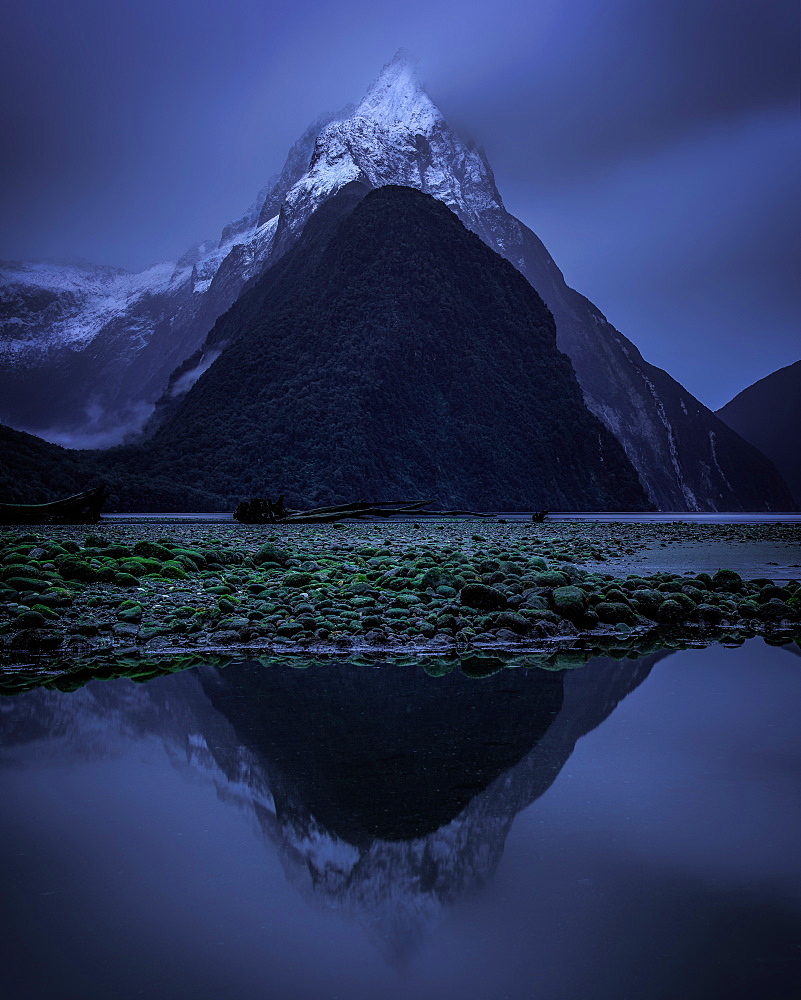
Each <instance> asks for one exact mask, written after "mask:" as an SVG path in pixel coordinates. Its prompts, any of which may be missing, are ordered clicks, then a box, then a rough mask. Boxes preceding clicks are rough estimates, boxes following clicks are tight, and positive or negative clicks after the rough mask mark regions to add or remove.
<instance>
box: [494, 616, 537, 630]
mask: <svg viewBox="0 0 801 1000" xmlns="http://www.w3.org/2000/svg"><path fill="white" fill-rule="evenodd" d="M493 624H494V627H495V628H505V629H508V630H509V631H510V632H514V633H515V634H516V635H526V634H527V633H528V632H529V630H530V629H531V622H530V621H529V620H528V618H524V617H523V615H518V614H516V613H515V612H514V611H501V613H500V614H499V615H496V617H495V621H494V623H493Z"/></svg>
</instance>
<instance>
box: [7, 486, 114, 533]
mask: <svg viewBox="0 0 801 1000" xmlns="http://www.w3.org/2000/svg"><path fill="white" fill-rule="evenodd" d="M108 497H109V493H108V489H107V488H106V487H105V485H104V486H97V487H95V489H93V490H87V491H86V492H85V493H76V494H75V496H72V497H66V498H65V499H63V500H54V501H52V503H30V504H29V503H0V524H97V522H98V521H99V520H100V511H101V509H102V507H103V504H104V503H105V502H106V500H108Z"/></svg>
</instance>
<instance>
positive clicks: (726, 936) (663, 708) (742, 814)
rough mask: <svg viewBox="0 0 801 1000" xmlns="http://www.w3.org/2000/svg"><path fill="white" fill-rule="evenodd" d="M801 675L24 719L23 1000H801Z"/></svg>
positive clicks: (331, 695)
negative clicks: (455, 999)
mask: <svg viewBox="0 0 801 1000" xmlns="http://www.w3.org/2000/svg"><path fill="white" fill-rule="evenodd" d="M799 703H801V656H799V655H798V654H797V652H796V654H795V655H793V654H792V653H791V652H790V651H789V650H785V649H775V648H770V647H768V646H766V645H765V644H764V643H762V641H761V640H753V641H752V642H749V643H747V644H746V646H744V647H743V648H741V649H738V650H728V649H722V648H720V647H713V648H710V649H707V650H699V651H687V652H681V653H675V654H672V655H670V656H667V657H663V658H662V657H659V656H656V657H650V658H646V659H644V660H639V661H632V660H623V661H619V662H615V661H612V660H597V661H593V662H592V663H590V664H588V665H587V666H585V667H582V668H579V669H576V670H573V671H567V672H560V673H548V672H546V671H540V670H535V671H523V670H516V671H512V670H505V671H502V672H501V673H498V674H495V675H494V676H492V677H490V678H486V679H484V680H480V681H479V680H469V679H467V678H465V677H463V676H462V675H461V674H460V673H458V671H457V672H455V673H453V674H450V675H448V676H446V677H441V678H431V677H428V676H427V675H426V674H425V673H424V672H423V671H422V670H421V669H414V668H409V667H381V668H372V669H370V668H365V667H349V666H345V665H337V666H328V667H320V668H312V669H310V670H306V671H299V670H293V669H291V668H290V667H287V666H274V667H271V668H264V667H261V666H259V665H256V664H247V663H240V664H233V665H231V666H229V667H227V668H225V669H223V670H219V669H217V668H212V667H209V668H201V669H199V670H192V671H187V672H185V673H182V674H175V675H172V676H168V677H162V678H159V679H156V680H154V681H151V682H150V683H148V684H135V683H133V682H132V681H127V680H120V681H111V682H93V683H92V684H90V685H88V686H87V687H85V688H83V689H80V690H78V691H76V692H73V693H71V694H63V693H61V692H58V691H45V690H37V691H32V692H29V693H27V694H25V695H21V696H18V697H16V698H7V699H3V700H2V701H0V734H2V745H1V746H0V765H1V766H0V785H1V786H2V796H3V803H4V809H3V814H2V819H1V820H0V849H1V850H2V854H0V857H2V862H0V864H2V866H3V883H2V884H3V886H4V897H5V899H4V907H3V912H4V927H3V933H2V941H3V945H2V950H3V952H4V953H5V954H4V955H3V965H2V969H3V971H2V973H0V976H1V977H2V979H3V980H4V981H5V985H4V988H3V995H8V996H14V997H20V998H25V1000H38V998H39V997H42V998H44V997H48V998H49V997H55V996H58V997H59V998H65V1000H66V998H72V997H76V998H77V997H82V998H85V997H95V996H97V997H105V996H109V997H111V996H114V997H118V998H128V997H137V996H147V997H151V998H157V1000H161V998H165V1000H166V998H170V1000H173V998H183V997H187V998H188V997H197V998H212V997H214V998H216V997H232V998H237V1000H239V998H242V1000H248V998H251V997H254V998H255V997H261V996H270V997H271V998H276V1000H284V998H295V997H297V998H303V1000H309V998H316V997H326V998H333V997H343V998H344V997H348V998H349V1000H360V998H362V997H364V998H367V997H371V998H372V997H375V996H381V997H387V998H392V1000H394V998H398V1000H400V998H405V997H415V1000H424V998H428V997H431V998H434V997H448V996H457V995H458V996H460V997H462V998H465V1000H472V998H484V997H487V998H493V1000H494V998H496V997H498V998H500V997H511V998H514V1000H517V998H518V997H519V998H523V997H526V998H527V997H531V996H541V997H544V998H548V1000H551V998H555V1000H561V998H563V997H564V998H565V1000H567V998H569V997H570V998H572V997H578V996H580V997H582V998H588V1000H602V998H603V1000H605V998H610V1000H611V998H612V997H614V998H616V1000H617V998H619V997H643V998H647V1000H651V998H663V997H664V998H665V1000H667V998H673V997H675V996H678V995H681V996H683V997H688V998H694V997H698V998H701V997H708V996H710V995H713V994H715V993H717V994H718V995H724V996H726V997H727V998H739V997H742V998H746V997H747V998H749V1000H751V998H753V997H756V996H759V997H760V998H761V1000H770V998H775V1000H779V998H782V1000H789V998H790V997H793V996H796V995H801V930H800V928H801V858H799V856H798V851H797V844H798V842H799V840H800V839H801V793H799V781H798V777H799V774H801V733H799V730H798V726H797V717H798V706H799Z"/></svg>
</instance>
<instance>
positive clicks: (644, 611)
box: [631, 589, 665, 621]
mask: <svg viewBox="0 0 801 1000" xmlns="http://www.w3.org/2000/svg"><path fill="white" fill-rule="evenodd" d="M631 603H632V605H633V606H634V609H635V610H636V611H638V612H639V613H640V614H641V615H644V616H645V617H646V618H651V619H653V620H654V621H656V616H657V613H658V611H659V609H660V608H661V607H662V605H663V604H664V603H665V595H664V594H663V593H662V592H661V591H659V590H650V589H642V590H635V591H634V593H633V594H632V595H631Z"/></svg>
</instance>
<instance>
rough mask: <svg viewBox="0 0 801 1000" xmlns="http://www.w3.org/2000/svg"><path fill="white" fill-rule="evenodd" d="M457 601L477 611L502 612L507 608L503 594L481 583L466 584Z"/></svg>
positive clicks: (507, 604) (506, 601)
mask: <svg viewBox="0 0 801 1000" xmlns="http://www.w3.org/2000/svg"><path fill="white" fill-rule="evenodd" d="M459 600H460V602H461V603H462V604H464V605H465V606H466V607H468V608H475V609H476V610H477V611H504V610H506V608H507V607H508V606H509V602H508V600H507V598H506V595H505V594H504V593H502V592H501V591H500V590H497V589H496V588H495V587H489V586H487V585H486V584H483V583H468V584H467V585H466V586H464V587H463V588H462V590H461V593H460V594H459Z"/></svg>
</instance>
